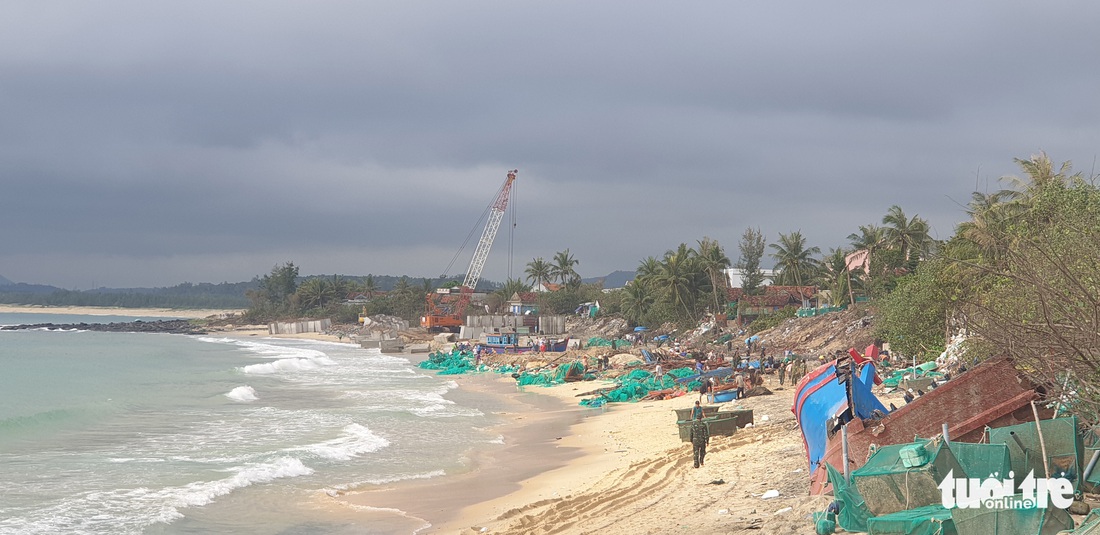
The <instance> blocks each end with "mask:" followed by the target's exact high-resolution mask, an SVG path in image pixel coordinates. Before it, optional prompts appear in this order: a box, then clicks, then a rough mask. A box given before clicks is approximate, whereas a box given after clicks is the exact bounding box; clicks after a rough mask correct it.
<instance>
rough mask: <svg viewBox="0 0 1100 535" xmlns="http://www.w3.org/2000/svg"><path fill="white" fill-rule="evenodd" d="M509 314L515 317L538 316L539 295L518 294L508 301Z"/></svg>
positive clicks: (531, 293)
mask: <svg viewBox="0 0 1100 535" xmlns="http://www.w3.org/2000/svg"><path fill="white" fill-rule="evenodd" d="M506 304H507V305H508V312H509V313H510V314H513V315H515V316H524V315H527V314H538V313H539V306H538V294H537V293H535V292H516V293H514V294H512V298H511V299H509V300H508V303H506Z"/></svg>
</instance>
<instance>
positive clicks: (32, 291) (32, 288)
mask: <svg viewBox="0 0 1100 535" xmlns="http://www.w3.org/2000/svg"><path fill="white" fill-rule="evenodd" d="M5 280H7V279H5ZM0 290H3V292H4V293H6V294H26V295H46V294H52V293H54V292H59V291H61V288H58V287H57V286H47V285H45V284H27V283H25V282H19V283H13V282H11V281H8V284H0Z"/></svg>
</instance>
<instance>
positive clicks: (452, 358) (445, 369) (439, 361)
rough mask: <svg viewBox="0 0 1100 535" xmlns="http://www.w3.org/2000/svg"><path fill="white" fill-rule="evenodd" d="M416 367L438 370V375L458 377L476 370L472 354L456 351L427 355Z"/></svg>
mask: <svg viewBox="0 0 1100 535" xmlns="http://www.w3.org/2000/svg"><path fill="white" fill-rule="evenodd" d="M417 366H419V367H420V368H422V369H425V370H440V372H439V375H459V374H463V373H467V372H471V371H475V370H476V366H475V365H474V354H473V353H471V352H469V351H458V350H452V351H449V352H444V351H436V352H434V353H429V354H428V358H427V359H426V360H423V361H421V362H420V364H417Z"/></svg>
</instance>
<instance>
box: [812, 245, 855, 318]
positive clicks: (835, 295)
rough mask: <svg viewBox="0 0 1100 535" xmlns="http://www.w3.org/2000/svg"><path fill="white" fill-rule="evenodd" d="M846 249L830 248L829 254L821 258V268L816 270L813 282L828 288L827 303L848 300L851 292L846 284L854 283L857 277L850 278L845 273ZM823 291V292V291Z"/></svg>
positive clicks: (837, 304) (839, 302)
mask: <svg viewBox="0 0 1100 535" xmlns="http://www.w3.org/2000/svg"><path fill="white" fill-rule="evenodd" d="M847 256H848V255H847V251H845V250H844V249H830V250H829V254H827V255H825V256H824V257H823V258H822V259H821V269H819V270H818V274H817V277H815V278H814V282H815V283H816V284H817V286H818V287H819V288H822V289H823V290H828V292H829V303H830V304H832V305H834V306H840V305H843V304H845V303H847V302H848V301H849V300H850V296H851V292H849V288H848V285H849V283H852V284H853V285H855V283H857V282H858V281H859V279H852V278H850V277H849V276H848V275H849V274H848V273H845V270H846V269H847V262H846V261H845V259H846V258H847ZM823 293H824V292H823Z"/></svg>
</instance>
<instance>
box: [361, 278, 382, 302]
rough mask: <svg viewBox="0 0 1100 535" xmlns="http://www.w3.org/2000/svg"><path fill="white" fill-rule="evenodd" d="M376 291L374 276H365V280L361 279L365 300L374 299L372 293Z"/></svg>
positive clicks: (376, 285) (376, 284)
mask: <svg viewBox="0 0 1100 535" xmlns="http://www.w3.org/2000/svg"><path fill="white" fill-rule="evenodd" d="M377 291H378V283H377V282H375V281H374V275H367V278H366V279H363V293H365V294H367V299H374V292H377Z"/></svg>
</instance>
